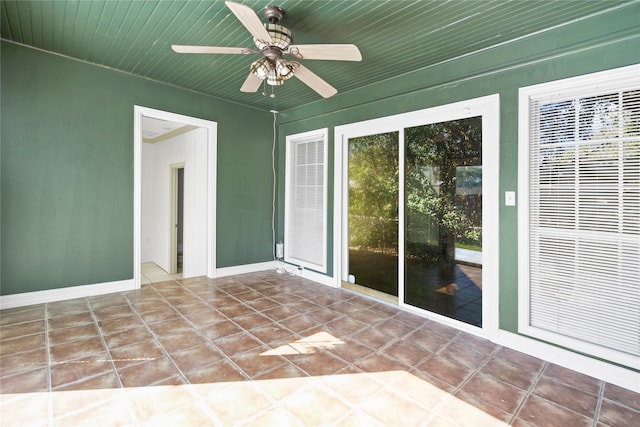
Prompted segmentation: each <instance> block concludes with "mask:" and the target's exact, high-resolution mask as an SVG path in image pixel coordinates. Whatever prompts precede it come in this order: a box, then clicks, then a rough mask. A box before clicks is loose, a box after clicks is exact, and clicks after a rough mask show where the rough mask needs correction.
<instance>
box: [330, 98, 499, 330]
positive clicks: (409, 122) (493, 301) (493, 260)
mask: <svg viewBox="0 0 640 427" xmlns="http://www.w3.org/2000/svg"><path fill="white" fill-rule="evenodd" d="M475 116H482V166H483V168H482V169H483V173H482V178H483V179H482V197H483V201H482V204H483V212H482V227H483V230H484V231H483V235H484V239H483V247H482V267H483V268H482V288H483V289H482V328H478V327H475V326H472V325H469V324H467V323H464V322H460V321H457V320H454V319H450V318H448V317H446V316H441V315H439V314H436V313H431V312H428V311H426V310H422V309H419V308H417V307H414V306H412V305H409V304H406V303H405V302H404V287H403V286H402V284H401V283H399V287H400V288H399V289H398V300H399V306H400V307H401V308H403V309H405V310H407V311H411V312H414V313H417V314H419V315H422V316H425V317H429V318H432V319H434V320H436V321H439V322H441V323H444V324H448V325H450V326H453V327H455V328H458V329H461V330H464V331H466V332H469V333H472V334H475V335H480V336H483V337H486V338H489V339H491V340H495V339H496V338H497V335H498V327H499V313H498V307H499V288H498V279H499V266H498V259H499V245H498V240H499V219H498V212H499V210H500V198H499V185H500V181H499V177H500V175H499V166H500V147H499V144H500V97H499V95H497V94H495V95H489V96H484V97H481V98H475V99H469V100H466V101H460V102H456V103H452V104H447V105H442V106H437V107H432V108H427V109H424V110H418V111H412V112H409V113H403V114H396V115H393V116H387V117H382V118H379V119H372V120H366V121H363V122H358V123H351V124H348V125H343V126H336V128H335V135H334V144H335V149H334V188H335V191H334V203H333V206H334V238H333V254H334V258H333V265H334V277H333V279H334V286H335V287H340V286H341V285H342V281H346V280H347V275H348V274H349V272H348V271H347V265H346V264H347V261H346V258H347V256H346V254H348V253H349V240H348V239H349V236H348V231H349V228H348V220H349V218H348V217H349V215H348V208H349V193H348V180H347V179H346V178H347V176H348V144H347V142H348V140H349V139H350V138H356V137H360V136H367V135H373V134H378V133H386V132H394V131H399V132H400V135H399V144H400V146H399V147H398V149H399V150H398V151H399V157H400V159H401V166H400V176H399V194H401V195H402V194H404V158H405V154H404V129H405V128H407V127H413V126H420V125H424V124H428V123H438V122H441V121H449V120H455V119H462V118H466V117H475ZM399 210H400V215H399V218H398V219H399V229H398V238H399V239H400V241H404V238H405V236H404V232H405V230H404V227H405V224H404V214H403V212H404V211H405V206H404V198H403V197H400V200H399ZM399 246H400V247H399V254H398V258H399V260H403V259H404V255H405V254H404V248H403V246H402V245H399ZM398 273H399V277H404V263H403V262H399V265H398Z"/></svg>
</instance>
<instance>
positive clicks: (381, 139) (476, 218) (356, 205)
mask: <svg viewBox="0 0 640 427" xmlns="http://www.w3.org/2000/svg"><path fill="white" fill-rule="evenodd" d="M498 107H499V98H498V96H497V95H494V96H489V97H483V98H478V99H475V100H469V101H463V102H460V103H455V104H450V105H446V106H442V107H435V108H430V109H426V110H420V111H415V112H412V113H406V114H400V115H397V116H391V117H386V118H382V119H376V120H370V121H366V122H361V123H354V124H351V125H345V126H340V127H337V128H336V135H335V143H336V144H337V146H336V150H335V155H336V160H335V161H336V177H335V178H336V183H337V184H338V188H339V189H340V191H337V192H336V193H339V194H336V201H335V203H334V206H336V207H335V209H336V215H337V216H338V217H339V218H341V221H337V223H338V225H339V226H338V227H336V235H335V241H336V242H339V244H338V246H337V247H336V249H335V251H334V254H335V262H336V265H338V266H339V272H338V274H337V277H336V280H337V283H336V286H344V287H348V288H351V289H354V290H356V291H360V292H363V293H366V294H368V295H372V296H374V297H376V298H379V299H383V300H385V301H387V302H391V303H395V304H398V305H400V306H402V307H405V308H406V309H408V310H410V311H415V312H417V313H421V314H423V315H425V316H427V317H432V318H435V319H437V320H440V321H442V322H443V323H449V324H452V325H453V326H456V327H458V328H461V329H465V330H469V331H470V332H473V333H476V334H479V335H484V336H490V335H492V334H495V333H497V325H498V318H497V311H498V310H497V303H498V295H497V277H498V275H497V271H498V266H497V263H496V260H497V250H498V244H497V241H498V223H497V216H498V215H497V211H498V209H499V205H498V200H499V198H498V166H499V156H498V153H499V150H498V141H499V139H498V135H499V127H498V117H499V111H498Z"/></svg>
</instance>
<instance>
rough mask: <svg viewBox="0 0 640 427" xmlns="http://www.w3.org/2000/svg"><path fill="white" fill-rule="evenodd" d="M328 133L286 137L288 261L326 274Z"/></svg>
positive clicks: (286, 234)
mask: <svg viewBox="0 0 640 427" xmlns="http://www.w3.org/2000/svg"><path fill="white" fill-rule="evenodd" d="M327 150H328V144H327V129H322V130H319V131H313V132H305V133H303V134H298V135H292V136H288V137H287V154H286V157H287V161H286V162H287V170H286V181H287V184H286V190H285V203H286V208H285V242H284V243H285V245H284V246H285V261H287V262H290V263H292V264H296V265H301V266H304V267H307V268H311V269H313V270H316V271H319V272H322V273H325V272H326V259H327V250H326V248H327V154H328V151H327Z"/></svg>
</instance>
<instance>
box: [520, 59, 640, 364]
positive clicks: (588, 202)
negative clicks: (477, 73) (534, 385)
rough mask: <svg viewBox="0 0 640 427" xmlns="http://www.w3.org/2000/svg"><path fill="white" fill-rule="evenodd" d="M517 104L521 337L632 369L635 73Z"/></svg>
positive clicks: (637, 265)
mask: <svg viewBox="0 0 640 427" xmlns="http://www.w3.org/2000/svg"><path fill="white" fill-rule="evenodd" d="M572 83H573V85H572ZM565 85H566V86H565ZM523 96H524V97H525V101H526V107H525V108H526V109H527V111H528V113H526V114H527V115H528V117H527V119H528V120H526V121H528V130H527V131H526V134H525V135H524V138H525V139H526V140H527V144H526V145H527V146H526V147H523V146H522V145H521V149H524V150H526V155H528V162H527V166H528V171H527V172H528V176H527V179H526V180H527V181H528V188H526V189H525V191H526V192H528V200H527V202H528V203H527V204H528V209H527V213H526V214H527V216H528V218H527V219H528V221H526V220H525V223H526V222H528V230H525V233H526V234H528V242H527V246H526V247H525V248H524V252H525V253H524V254H523V255H524V256H526V257H527V262H526V263H525V264H521V268H522V267H524V266H526V267H527V270H526V271H525V272H523V271H521V275H522V274H523V273H524V274H526V276H527V277H525V279H526V280H525V282H526V285H528V286H525V289H522V290H523V291H524V292H523V293H522V294H523V295H521V298H524V300H525V304H524V305H523V304H521V310H520V315H521V318H520V329H521V331H522V332H525V333H527V334H530V335H533V336H536V337H539V338H543V339H546V340H549V341H552V342H556V343H558V344H561V345H564V346H567V347H569V348H574V349H576V350H579V351H583V352H588V353H589V354H592V355H594V356H598V357H602V358H605V359H607V360H611V361H614V362H618V363H622V364H625V365H630V366H633V367H636V368H637V367H638V366H640V365H638V364H639V360H640V359H639V356H640V70H638V69H637V68H636V71H635V72H631V73H628V74H627V75H625V76H620V75H618V74H616V75H615V76H614V75H607V73H606V72H605V73H598V75H597V77H596V78H595V79H594V76H591V77H590V78H582V79H570V80H567V81H565V82H564V84H563V83H562V82H555V83H554V84H553V85H551V86H547V87H545V85H540V86H537V87H534V89H532V90H529V91H528V90H527V88H525V89H523V90H521V108H522V107H523V106H524V105H523V102H522V101H523V99H522V97H523ZM522 113H523V112H522V111H521V114H522ZM522 123H523V122H522V121H521V125H522ZM527 264H528V265H527ZM521 277H522V276H521Z"/></svg>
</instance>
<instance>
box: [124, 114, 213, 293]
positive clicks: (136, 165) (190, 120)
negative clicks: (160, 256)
mask: <svg viewBox="0 0 640 427" xmlns="http://www.w3.org/2000/svg"><path fill="white" fill-rule="evenodd" d="M133 114H134V118H133V134H134V137H133V280H134V288H135V289H139V288H140V283H141V277H142V273H141V271H140V261H141V253H140V250H141V248H140V240H141V232H142V226H141V223H142V118H143V117H151V118H154V119H159V120H167V121H171V122H179V123H184V124H186V125H190V126H196V127H199V128H204V129H206V131H207V277H210V278H213V277H215V271H216V242H215V236H216V164H217V151H218V150H217V144H218V132H217V128H218V124H217V123H216V122H213V121H210V120H204V119H198V118H195V117H189V116H183V115H181V114H175V113H170V112H167V111H162V110H156V109H152V108H148V107H142V106H139V105H134V107H133Z"/></svg>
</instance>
